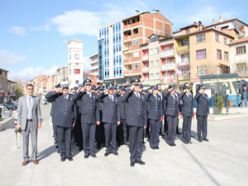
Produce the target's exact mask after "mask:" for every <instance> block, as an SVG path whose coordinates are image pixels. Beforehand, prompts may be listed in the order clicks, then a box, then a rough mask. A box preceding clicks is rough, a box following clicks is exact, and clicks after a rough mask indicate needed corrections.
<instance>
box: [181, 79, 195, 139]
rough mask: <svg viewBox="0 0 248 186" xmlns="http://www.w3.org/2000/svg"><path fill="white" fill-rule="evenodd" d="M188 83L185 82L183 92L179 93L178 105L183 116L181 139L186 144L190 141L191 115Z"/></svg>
mask: <svg viewBox="0 0 248 186" xmlns="http://www.w3.org/2000/svg"><path fill="white" fill-rule="evenodd" d="M189 88H190V87H189V84H188V83H185V84H184V86H183V92H182V93H181V95H180V99H181V101H182V105H180V111H181V115H182V116H183V132H182V133H183V140H184V142H185V143H186V144H188V143H191V123H192V116H193V95H192V94H191V92H190V90H189Z"/></svg>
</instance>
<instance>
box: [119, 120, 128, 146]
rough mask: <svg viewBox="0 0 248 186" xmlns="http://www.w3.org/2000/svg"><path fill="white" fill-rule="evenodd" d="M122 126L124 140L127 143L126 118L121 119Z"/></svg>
mask: <svg viewBox="0 0 248 186" xmlns="http://www.w3.org/2000/svg"><path fill="white" fill-rule="evenodd" d="M121 127H122V135H123V142H124V144H127V142H128V126H127V122H126V120H125V119H122V120H121Z"/></svg>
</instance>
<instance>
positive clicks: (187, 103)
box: [180, 92, 193, 116]
mask: <svg viewBox="0 0 248 186" xmlns="http://www.w3.org/2000/svg"><path fill="white" fill-rule="evenodd" d="M180 99H181V101H182V104H181V105H180V111H181V114H182V115H183V116H192V115H193V96H192V94H189V95H187V93H185V92H183V93H181V95H180Z"/></svg>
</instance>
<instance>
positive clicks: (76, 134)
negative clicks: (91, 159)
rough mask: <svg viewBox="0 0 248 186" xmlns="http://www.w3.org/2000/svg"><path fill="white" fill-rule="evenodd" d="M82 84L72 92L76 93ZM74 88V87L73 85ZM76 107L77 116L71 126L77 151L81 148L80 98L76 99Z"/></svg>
mask: <svg viewBox="0 0 248 186" xmlns="http://www.w3.org/2000/svg"><path fill="white" fill-rule="evenodd" d="M83 86H84V85H83V83H81V84H79V88H78V89H76V92H75V93H74V95H75V94H77V93H78V92H79V89H80V88H82V87H83ZM74 89H75V87H74ZM76 106H77V107H76V108H77V113H78V114H77V118H76V122H75V126H74V128H73V133H74V138H75V142H76V144H77V146H78V148H79V151H81V150H83V132H82V131H83V129H82V126H81V112H80V111H81V109H80V106H81V100H77V101H76Z"/></svg>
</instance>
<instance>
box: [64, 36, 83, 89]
mask: <svg viewBox="0 0 248 186" xmlns="http://www.w3.org/2000/svg"><path fill="white" fill-rule="evenodd" d="M67 45H68V79H69V84H70V88H72V87H74V86H78V85H79V84H80V83H82V82H83V42H82V41H79V40H71V41H69V42H68V44H67Z"/></svg>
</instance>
